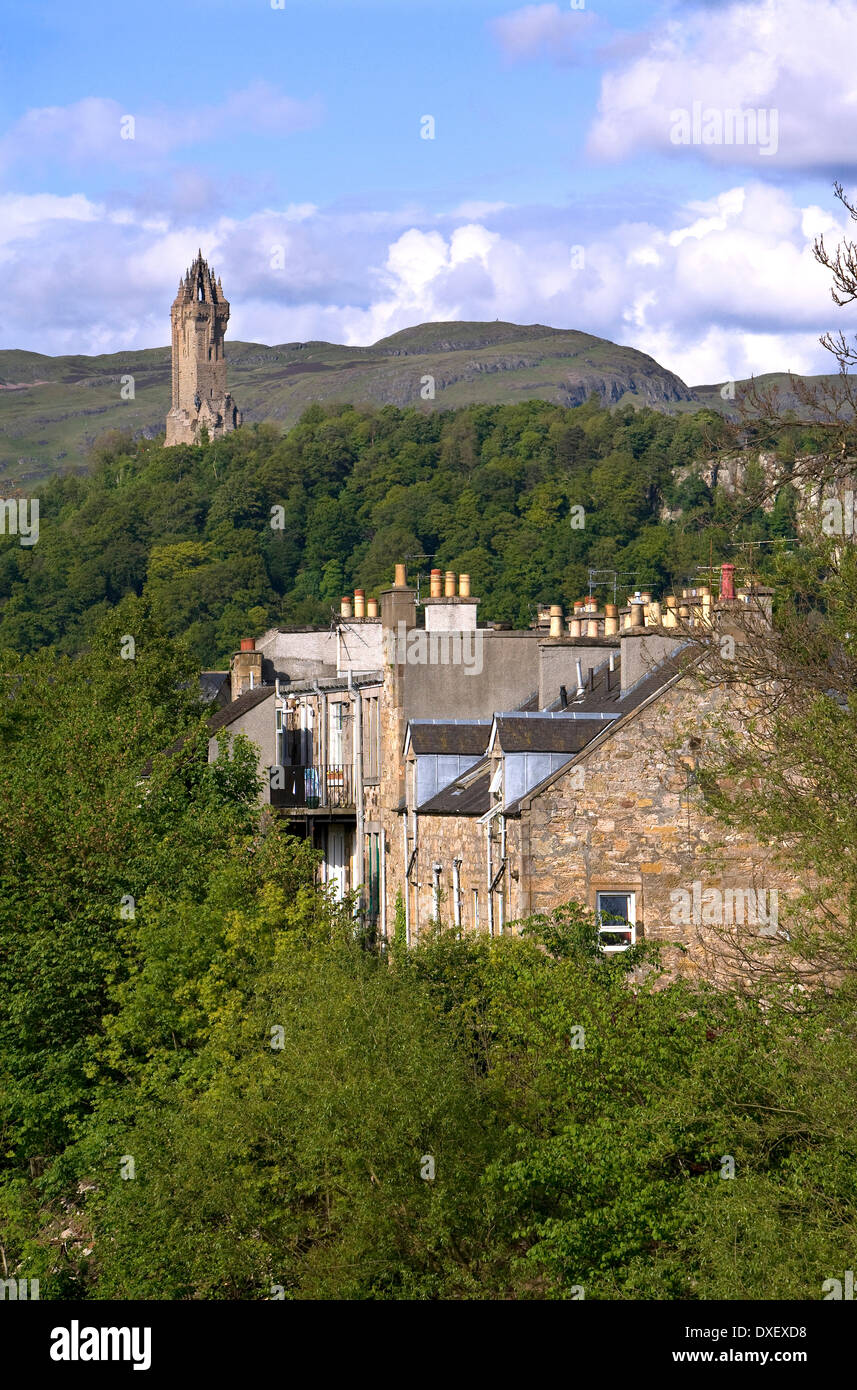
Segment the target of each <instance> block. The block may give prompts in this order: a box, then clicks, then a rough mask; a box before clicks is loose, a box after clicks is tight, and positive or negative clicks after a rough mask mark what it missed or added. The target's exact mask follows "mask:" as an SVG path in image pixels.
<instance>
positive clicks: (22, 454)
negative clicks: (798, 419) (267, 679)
mask: <svg viewBox="0 0 857 1390" xmlns="http://www.w3.org/2000/svg"><path fill="white" fill-rule="evenodd" d="M227 356H228V361H229V385H230V389H231V391H232V394H233V396H234V398H235V400H236V401H237V402H238V405H239V407H240V408H241V409H242V410H243V412H244V419H245V422H246V423H248V424H252V423H253V422H256V421H263V420H272V421H276V422H278V423H280V424H282V425H284V426H290V425H293V424H294V423H295V421H296V420H297V419H298V418H299V417H300V415H301V414H302V412H303V411H304V410H305V409H306V408H307V406H309V405H311V404H313V403H314V402H322V403H324V404H328V403H343V402H351V403H353V404H355V405H360V406H383V405H395V406H399V407H403V406H408V405H417V406H419V407H420V408H421V409H423V410H426V411H432V410H437V409H441V410H448V409H453V408H456V407H460V406H466V405H475V404H485V405H502V404H506V403H514V402H516V401H524V400H532V399H541V400H546V401H550V402H554V403H556V404H558V405H565V406H572V405H579V404H581V403H582V402H583V401H585V400H586V399H587V398H588V397H589V396H590V395H591V394H592V393H595V394H596V395H597V396H598V397H599V398H600V399H601V401H602V402H604V403H605V404H607V405H617V404H624V403H627V402H633V403H636V404H639V405H647V406H651V407H653V408H655V409H660V410H674V409H677V408H681V407H682V406H685V407H687V408H690V409H693V408H694V407H695V405H696V401H695V397H694V393H693V392H692V391H691V390H689V388H688V387H687V386H686V385H685V383H684V382H683V381H682V380H681V379H680V378H679V377H677V376H676V375H675V374H674V373H672V372H669V371H666V370H665V369H664V368H663V367H661V366H659V365H658V363H657V362H655V361H654V359H653V358H651V357H648V356H646V354H645V353H642V352H638V351H636V350H635V349H634V348H629V347H620V346H619V345H617V344H616V343H611V342H608V341H607V340H606V339H604V338H596V337H593V336H592V335H591V334H589V333H577V332H574V331H566V330H562V329H555V328H547V327H545V326H544V325H543V324H530V325H526V326H521V325H519V324H513V323H500V322H496V323H457V322H456V323H426V324H420V325H418V326H417V327H414V328H408V329H405V330H403V331H402V332H400V333H394V334H393V335H392V336H391V337H388V338H382V339H381V340H380V341H379V342H377V343H375V344H374V345H373V346H372V347H342V346H340V345H338V344H336V343H324V342H309V343H282V344H280V345H278V346H276V347H266V346H264V345H263V344H260V343H242V342H228V343H227ZM125 376H132V377H133V378H134V383H133V385H134V399H133V400H123V399H122V397H121V394H120V393H121V389H122V378H123V377H125ZM429 376H430V377H433V378H434V389H435V399H434V401H431V400H427V399H424V397H423V395H422V391H423V389H424V378H425V377H429ZM169 405H170V352H169V349H168V348H152V349H148V350H143V351H137V352H130V351H129V352H122V353H112V354H107V355H103V356H100V357H82V356H75V357H45V356H43V355H42V354H40V353H35V352H19V351H5V352H0V481H2V482H5V483H6V485H7V486H9V485H10V484H12V485H17V486H22V487H24V488H26V487H27V486H32V484H33V483H34V482H37V481H39V480H40V479H42V478H45V477H47V476H49V475H50V474H52V473H55V472H78V471H80V470H82V469H84V468H85V467H86V461H87V454H88V451H89V450H90V448H91V447H92V444H93V443H94V441H95V440H96V439H97V438H98V437H99V436H100V435H102V434H104V433H105V432H106V431H108V430H113V429H124V430H130V431H131V432H132V434H133V435H134V436H136V437H145V438H154V437H155V436H156V435H158V434H159V433H161V432H162V431H163V429H164V419H165V416H166V413H167V410H168V409H169Z"/></svg>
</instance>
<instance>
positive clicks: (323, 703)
mask: <svg viewBox="0 0 857 1390" xmlns="http://www.w3.org/2000/svg"><path fill="white" fill-rule="evenodd" d="M312 688H313V690H314V691H315V694H316V696H317V698H318V722H319V725H320V727H319V739H318V780H319V789H318V790H319V802H320V804H321V805H322V806H326V805H327V696H326V695H325V693H324V691H323V690H322V688H321V686H320V685H319V683H318V681H313V683H312Z"/></svg>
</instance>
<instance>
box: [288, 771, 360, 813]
mask: <svg viewBox="0 0 857 1390" xmlns="http://www.w3.org/2000/svg"><path fill="white" fill-rule="evenodd" d="M283 781H284V785H283V786H282V787H272V788H271V805H272V806H276V807H280V808H287V809H290V810H291V809H300V810H306V811H336V810H353V808H354V785H353V779H352V770H351V765H350V763H327V764H326V765H325V766H323V767H285V768H283Z"/></svg>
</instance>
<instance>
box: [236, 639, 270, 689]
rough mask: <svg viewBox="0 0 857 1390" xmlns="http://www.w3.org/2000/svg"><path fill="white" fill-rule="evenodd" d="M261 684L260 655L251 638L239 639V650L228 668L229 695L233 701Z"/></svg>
mask: <svg viewBox="0 0 857 1390" xmlns="http://www.w3.org/2000/svg"><path fill="white" fill-rule="evenodd" d="M261 684H262V653H261V652H257V651H256V641H255V638H253V637H242V638H241V650H240V651H238V652H236V653H235V655H234V656H233V658H232V661H231V663H230V667H229V693H230V696H231V698H232V699H233V700H237V699H238V696H239V695H243V694H244V693H245V692H246V691H248V690H255V689H256V688H257V687H258V686H260V685H261Z"/></svg>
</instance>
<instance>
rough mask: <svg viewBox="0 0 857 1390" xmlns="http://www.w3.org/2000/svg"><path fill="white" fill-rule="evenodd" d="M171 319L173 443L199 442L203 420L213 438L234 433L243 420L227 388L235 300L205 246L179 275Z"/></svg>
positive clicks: (170, 420)
mask: <svg viewBox="0 0 857 1390" xmlns="http://www.w3.org/2000/svg"><path fill="white" fill-rule="evenodd" d="M170 319H171V324H172V389H173V397H172V408H171V409H170V412H169V414H168V415H167V438H166V442H167V444H168V445H173V444H194V443H196V441H197V439H198V437H199V431H200V430H201V429H202V427H203V426H204V427H205V428H206V429H207V430H208V434H209V438H211V439H214V438H216V437H217V436H218V435H222V434H228V433H229V431H230V430H234V429H237V428H238V426H239V425H240V424H241V412H240V410H239V409H238V407H237V406H236V405H235V402H234V401H233V399H232V397H231V395H230V394H229V392H228V390H227V389H226V354H225V351H224V338H225V336H226V325H227V323H228V322H229V303H228V301H227V300H226V299H224V297H223V287H222V285H221V283H220V279H219V278H218V280H217V281H216V282H215V279H214V275H213V274H212V272H211V270H209V267H208V264H207V262H206V261H204V260H203V258H202V252H201V251H199V252H198V253H197V257H196V260H195V261H194V263H193V265H192V266H191V268H190V270H188V271H186V272H185V277H184V279H183V280H180V281H179V288H178V293H177V295H176V297H175V299H174V300H173V305H172V310H171V312H170Z"/></svg>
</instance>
